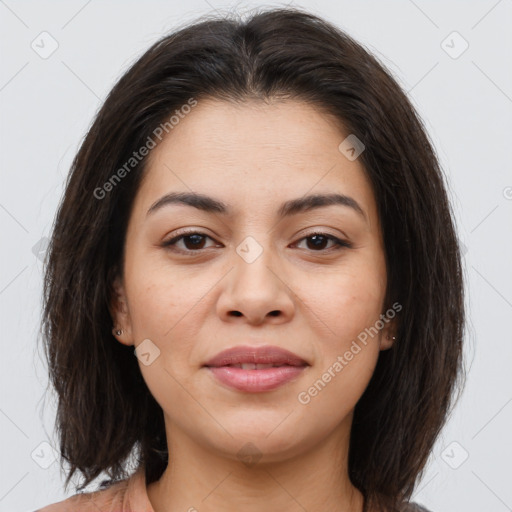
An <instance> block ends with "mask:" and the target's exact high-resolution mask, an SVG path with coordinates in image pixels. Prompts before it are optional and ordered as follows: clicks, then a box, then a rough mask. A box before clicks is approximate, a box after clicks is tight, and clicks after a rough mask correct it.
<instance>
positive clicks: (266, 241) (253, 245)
mask: <svg viewBox="0 0 512 512" xmlns="http://www.w3.org/2000/svg"><path fill="white" fill-rule="evenodd" d="M271 245H272V244H271V243H270V237H269V236H268V234H265V235H263V234H261V235H256V236H252V235H248V236H246V237H245V238H244V239H243V240H242V241H241V242H240V243H239V244H238V245H237V246H236V251H235V252H236V257H235V272H234V276H233V277H234V279H235V280H236V282H237V283H238V282H241V281H244V282H245V284H249V283H250V284H252V285H256V286H257V285H259V284H260V285H264V287H265V288H268V287H269V285H273V284H274V281H275V280H276V279H277V277H276V275H275V270H274V271H272V270H271V268H272V263H273V262H275V258H274V256H273V254H272V247H271ZM269 281H270V282H269Z"/></svg>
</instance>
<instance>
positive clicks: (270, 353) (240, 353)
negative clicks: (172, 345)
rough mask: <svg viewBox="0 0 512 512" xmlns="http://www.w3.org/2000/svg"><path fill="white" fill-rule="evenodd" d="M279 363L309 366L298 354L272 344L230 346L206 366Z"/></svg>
mask: <svg viewBox="0 0 512 512" xmlns="http://www.w3.org/2000/svg"><path fill="white" fill-rule="evenodd" d="M243 363H255V364H279V365H289V366H307V365H308V363H307V362H306V361H305V360H304V359H302V358H301V357H299V356H298V355H296V354H294V353H293V352H290V351H289V350H286V349H284V348H280V347H275V346H272V345H264V346H260V347H250V346H248V345H244V346H238V347H233V348H228V349H226V350H223V351H222V352H219V353H218V354H217V355H216V356H214V357H212V358H211V359H210V360H209V361H208V362H206V363H205V364H204V366H217V367H219V366H227V365H230V364H243Z"/></svg>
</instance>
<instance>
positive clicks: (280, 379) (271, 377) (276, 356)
mask: <svg viewBox="0 0 512 512" xmlns="http://www.w3.org/2000/svg"><path fill="white" fill-rule="evenodd" d="M203 366H204V367H205V368H206V369H208V370H209V371H210V372H211V374H212V376H213V377H214V378H215V379H216V380H217V381H218V382H220V383H221V384H223V385H224V386H227V387H228V388H231V389H235V390H237V391H243V392H247V393H260V392H264V391H271V390H273V389H276V388H278V387H280V386H282V385H284V384H286V383H288V382H290V381H292V380H295V379H297V378H298V377H299V376H300V375H301V374H302V373H303V372H304V370H305V369H306V368H307V367H308V366H310V365H309V363H308V362H307V361H305V360H304V359H302V358H301V357H299V356H297V355H296V354H294V353H292V352H290V351H288V350H285V349H282V348H279V347H273V346H268V345H267V346H263V347H249V346H240V347H234V348H231V349H227V350H224V351H222V352H220V353H219V354H217V355H216V356H215V357H213V358H212V359H210V360H209V361H208V362H207V363H206V364H205V365H203Z"/></svg>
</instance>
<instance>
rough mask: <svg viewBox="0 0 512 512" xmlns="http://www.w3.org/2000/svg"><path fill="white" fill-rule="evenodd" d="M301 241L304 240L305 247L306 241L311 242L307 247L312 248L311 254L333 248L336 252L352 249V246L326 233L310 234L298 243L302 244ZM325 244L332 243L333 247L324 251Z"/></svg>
mask: <svg viewBox="0 0 512 512" xmlns="http://www.w3.org/2000/svg"><path fill="white" fill-rule="evenodd" d="M302 240H306V245H308V242H307V241H308V240H311V243H310V244H309V245H310V247H313V249H312V250H313V252H321V251H327V250H329V249H333V248H335V250H337V249H341V248H342V247H347V248H348V247H352V245H351V244H350V243H349V242H347V241H345V240H340V239H339V238H337V237H335V236H333V235H329V234H328V233H311V234H309V235H308V236H306V237H304V238H301V239H300V240H299V242H302ZM326 242H332V243H333V244H334V245H332V246H331V247H329V249H326V248H325V244H326ZM308 248H309V247H308Z"/></svg>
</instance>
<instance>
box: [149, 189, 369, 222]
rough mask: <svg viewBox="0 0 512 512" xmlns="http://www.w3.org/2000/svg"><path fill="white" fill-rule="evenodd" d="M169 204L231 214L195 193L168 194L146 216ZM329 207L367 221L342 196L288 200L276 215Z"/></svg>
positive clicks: (225, 207)
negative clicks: (349, 212)
mask: <svg viewBox="0 0 512 512" xmlns="http://www.w3.org/2000/svg"><path fill="white" fill-rule="evenodd" d="M171 204H181V205H187V206H192V207H193V208H197V209H198V210H201V211H204V212H207V213H220V214H222V215H231V214H232V211H231V208H230V207H229V206H228V205H226V204H225V203H223V202H222V201H219V200H218V199H214V198H213V197H210V196H207V195H204V194H198V193H196V192H170V193H169V194H165V195H164V196H162V197H161V198H160V199H158V200H157V201H155V202H154V203H153V204H152V205H151V207H150V208H149V210H148V211H147V213H146V216H148V215H150V214H152V213H155V212H156V211H157V210H160V209H161V208H163V207H164V206H168V205H171ZM331 205H341V206H346V207H348V208H351V209H352V210H353V211H355V212H357V213H358V214H359V215H360V216H362V217H363V218H364V219H365V220H366V219H367V218H366V214H365V212H364V211H363V209H362V208H361V206H360V205H359V203H358V202H357V201H356V200H355V199H354V198H352V197H350V196H346V195H343V194H312V195H308V196H304V197H300V198H297V199H290V200H289V201H285V202H284V203H283V204H282V205H281V206H280V208H279V210H278V212H277V215H278V217H279V218H284V217H288V216H290V215H296V214H298V213H303V212H307V211H311V210H313V209H316V208H321V207H323V206H331Z"/></svg>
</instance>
